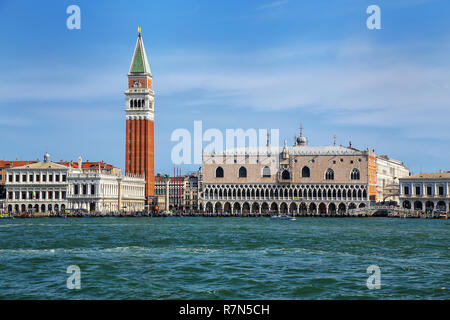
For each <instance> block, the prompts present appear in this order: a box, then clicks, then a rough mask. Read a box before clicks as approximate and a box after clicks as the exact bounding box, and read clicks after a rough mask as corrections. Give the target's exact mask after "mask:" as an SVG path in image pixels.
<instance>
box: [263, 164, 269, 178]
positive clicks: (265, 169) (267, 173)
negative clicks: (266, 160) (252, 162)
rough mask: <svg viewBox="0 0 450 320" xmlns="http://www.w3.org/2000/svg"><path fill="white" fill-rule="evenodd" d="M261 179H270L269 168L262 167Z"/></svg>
mask: <svg viewBox="0 0 450 320" xmlns="http://www.w3.org/2000/svg"><path fill="white" fill-rule="evenodd" d="M262 176H263V178H270V168H269V167H267V166H266V167H264V169H263V174H262Z"/></svg>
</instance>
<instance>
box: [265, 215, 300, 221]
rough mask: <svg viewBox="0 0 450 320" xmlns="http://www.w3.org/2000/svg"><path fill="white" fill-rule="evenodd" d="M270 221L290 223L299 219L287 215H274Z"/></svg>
mask: <svg viewBox="0 0 450 320" xmlns="http://www.w3.org/2000/svg"><path fill="white" fill-rule="evenodd" d="M270 219H274V220H290V221H295V220H297V219H295V217H293V216H287V215H273V216H271V217H270Z"/></svg>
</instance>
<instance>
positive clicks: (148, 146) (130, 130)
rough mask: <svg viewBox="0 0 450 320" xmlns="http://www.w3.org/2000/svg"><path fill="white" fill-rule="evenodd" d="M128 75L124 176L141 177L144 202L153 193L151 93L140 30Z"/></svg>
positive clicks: (152, 94)
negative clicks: (143, 186)
mask: <svg viewBox="0 0 450 320" xmlns="http://www.w3.org/2000/svg"><path fill="white" fill-rule="evenodd" d="M138 31H139V35H138V39H137V42H136V47H135V49H134V53H133V59H132V61H131V66H130V70H129V72H128V89H127V90H125V96H126V104H127V105H126V119H127V124H126V131H127V132H126V151H125V152H126V153H125V172H126V173H127V174H136V175H142V176H144V175H145V182H146V183H145V198H146V199H148V196H151V195H154V192H155V130H154V128H155V125H154V102H155V99H154V97H155V93H154V92H153V86H152V73H151V71H150V65H149V63H148V60H147V54H146V52H145V48H144V42H143V41H142V35H141V27H139V28H138Z"/></svg>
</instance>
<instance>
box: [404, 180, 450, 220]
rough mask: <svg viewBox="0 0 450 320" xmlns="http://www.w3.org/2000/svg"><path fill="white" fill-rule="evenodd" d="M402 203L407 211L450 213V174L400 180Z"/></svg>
mask: <svg viewBox="0 0 450 320" xmlns="http://www.w3.org/2000/svg"><path fill="white" fill-rule="evenodd" d="M400 203H401V206H402V207H403V208H407V209H414V210H419V211H427V212H432V211H444V212H450V172H436V173H420V174H415V175H412V176H409V177H404V178H400Z"/></svg>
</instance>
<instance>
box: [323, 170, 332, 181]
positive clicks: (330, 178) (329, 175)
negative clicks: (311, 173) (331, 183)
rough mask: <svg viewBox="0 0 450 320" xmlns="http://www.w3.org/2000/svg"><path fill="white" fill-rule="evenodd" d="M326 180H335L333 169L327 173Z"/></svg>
mask: <svg viewBox="0 0 450 320" xmlns="http://www.w3.org/2000/svg"><path fill="white" fill-rule="evenodd" d="M325 179H326V180H334V171H333V169H328V170H327V172H326V173H325Z"/></svg>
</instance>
